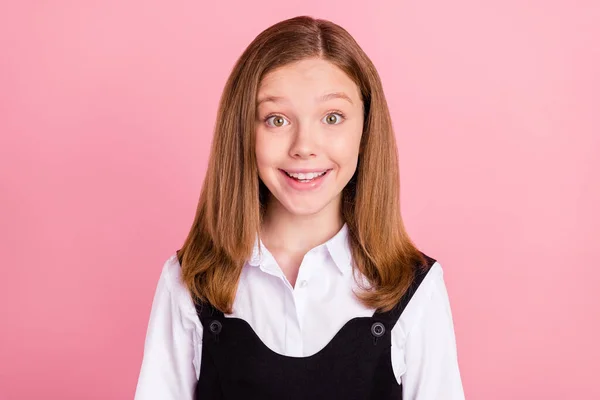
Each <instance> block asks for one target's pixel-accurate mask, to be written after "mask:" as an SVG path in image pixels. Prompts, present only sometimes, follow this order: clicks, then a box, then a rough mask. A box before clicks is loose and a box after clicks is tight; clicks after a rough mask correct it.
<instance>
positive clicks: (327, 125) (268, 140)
mask: <svg viewBox="0 0 600 400" xmlns="http://www.w3.org/2000/svg"><path fill="white" fill-rule="evenodd" d="M362 129H363V104H362V101H361V99H360V91H359V89H358V87H357V86H356V84H355V83H354V82H353V81H352V80H351V79H350V78H349V77H348V76H347V75H346V74H345V73H344V72H343V71H342V70H340V69H339V68H337V67H336V66H335V65H333V64H331V63H330V62H328V61H325V60H321V59H306V60H302V61H299V62H297V63H294V64H289V65H286V66H284V67H281V68H279V69H276V70H274V71H271V72H270V73H269V74H267V75H266V76H265V77H264V78H263V80H262V82H261V84H260V87H259V90H258V98H257V123H256V158H257V165H258V174H259V176H260V179H261V180H262V181H263V183H264V184H265V186H266V187H267V188H268V189H269V191H270V192H271V195H272V196H271V199H270V201H271V202H272V201H277V202H279V203H280V204H281V205H282V206H283V208H284V209H286V210H287V211H288V212H289V213H291V214H294V215H312V214H316V213H319V212H321V211H323V212H327V213H328V212H335V213H339V209H340V201H341V192H342V189H343V188H344V187H345V186H346V184H347V183H348V181H349V180H350V178H352V175H353V174H354V172H355V171H356V165H357V162H358V151H359V145H360V140H361V136H362ZM290 175H291V176H290ZM277 208H280V207H277ZM326 210H327V211H326Z"/></svg>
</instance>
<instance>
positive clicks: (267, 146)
mask: <svg viewBox="0 0 600 400" xmlns="http://www.w3.org/2000/svg"><path fill="white" fill-rule="evenodd" d="M280 152H281V150H280V149H279V144H278V143H277V141H276V140H273V138H269V137H268V135H265V134H264V133H261V132H260V131H257V132H256V147H255V153H256V163H257V164H258V168H259V170H260V169H261V168H267V167H270V166H272V165H273V164H274V163H276V162H277V157H278V155H279V154H280Z"/></svg>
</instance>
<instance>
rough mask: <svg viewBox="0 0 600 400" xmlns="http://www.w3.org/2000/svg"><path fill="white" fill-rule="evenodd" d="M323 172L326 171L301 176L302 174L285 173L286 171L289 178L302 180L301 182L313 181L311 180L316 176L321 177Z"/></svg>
mask: <svg viewBox="0 0 600 400" xmlns="http://www.w3.org/2000/svg"><path fill="white" fill-rule="evenodd" d="M325 172H327V171H323V172H309V173H307V174H302V173H299V174H295V173H291V172H287V171H286V173H287V174H288V175H289V176H293V177H294V178H296V179H302V180H304V179H313V178H316V177H317V176H321V175H323V174H324V173H325Z"/></svg>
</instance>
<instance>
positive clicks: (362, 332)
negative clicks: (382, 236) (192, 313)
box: [194, 255, 435, 400]
mask: <svg viewBox="0 0 600 400" xmlns="http://www.w3.org/2000/svg"><path fill="white" fill-rule="evenodd" d="M425 258H426V260H427V261H428V265H427V268H424V269H423V268H418V269H416V271H417V273H416V275H415V280H414V283H413V284H412V286H411V287H410V289H409V290H408V292H407V293H406V295H405V296H404V297H403V298H402V299H401V301H400V302H398V304H397V305H396V306H395V307H394V308H393V309H392V310H390V311H388V312H377V311H376V312H375V313H374V314H373V315H372V316H371V317H355V318H352V319H350V320H349V321H348V322H347V323H346V324H345V325H344V326H343V327H342V328H341V329H340V330H339V331H338V332H337V333H336V334H335V336H334V337H333V338H332V339H331V341H330V342H329V343H327V345H325V347H324V348H322V349H321V350H320V351H318V352H317V353H315V354H313V355H311V356H307V357H292V356H285V355H282V354H279V353H276V352H274V351H273V350H271V349H270V348H269V347H267V345H265V344H264V343H263V342H262V341H261V340H260V338H259V337H258V336H257V335H256V333H255V332H254V330H253V329H252V327H251V326H250V325H249V324H248V323H247V322H246V321H245V320H243V319H241V318H232V317H225V316H224V315H223V313H221V312H220V311H218V310H217V309H215V308H214V307H212V306H211V305H210V304H208V303H203V304H196V310H197V312H198V317H199V318H200V321H201V323H202V326H203V329H204V333H203V339H202V340H203V341H202V360H201V364H200V377H199V379H198V384H197V386H196V391H195V395H194V398H195V399H196V400H240V399H257V400H258V399H260V400H321V399H323V400H325V399H327V400H338V399H340V400H342V399H343V400H369V399H373V400H375V399H376V400H388V399H389V400H392V399H393V400H400V399H402V385H399V384H398V382H397V380H396V378H395V376H394V372H393V369H392V360H391V335H390V334H391V330H392V328H393V327H394V325H395V324H396V321H398V318H400V315H401V314H402V312H403V311H404V309H405V308H406V305H407V304H408V302H409V301H410V299H411V298H412V296H413V294H414V293H415V291H416V290H417V288H418V287H419V285H420V284H421V282H422V281H423V278H424V277H425V275H426V274H427V271H429V268H428V267H431V266H432V265H433V264H434V263H435V260H434V259H432V258H430V257H428V256H427V255H425Z"/></svg>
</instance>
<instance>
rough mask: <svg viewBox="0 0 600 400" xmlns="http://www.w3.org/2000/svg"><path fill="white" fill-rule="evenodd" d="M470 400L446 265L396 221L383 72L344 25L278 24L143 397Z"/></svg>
mask: <svg viewBox="0 0 600 400" xmlns="http://www.w3.org/2000/svg"><path fill="white" fill-rule="evenodd" d="M463 398H464V394H463V389H462V384H461V379H460V373H459V368H458V362H457V355H456V345H455V337H454V328H453V322H452V316H451V311H450V306H449V302H448V296H447V292H446V288H445V285H444V280H443V276H442V269H441V267H440V264H439V263H438V262H436V260H434V259H432V258H431V257H429V256H427V255H425V254H423V253H421V252H420V251H419V250H418V249H417V248H416V247H415V245H414V244H413V243H412V242H411V240H410V239H409V237H408V235H407V233H406V231H405V228H404V226H403V222H402V219H401V216H400V207H399V173H398V161H397V149H396V142H395V139H394V133H393V131H392V123H391V120H390V115H389V112H388V108H387V104H386V100H385V97H384V94H383V89H382V86H381V81H380V78H379V76H378V74H377V71H376V70H375V67H374V66H373V64H372V63H371V61H370V60H369V58H368V57H367V56H366V55H365V53H364V52H363V51H362V50H361V48H360V47H359V45H358V44H357V43H356V42H355V41H354V39H353V38H352V37H351V36H350V34H349V33H348V32H346V31H345V30H344V29H343V28H341V27H339V26H338V25H335V24H333V23H331V22H328V21H325V20H315V19H312V18H310V17H297V18H292V19H289V20H286V21H283V22H280V23H278V24H276V25H274V26H272V27H270V28H268V29H267V30H265V31H264V32H262V33H261V34H260V35H258V36H257V37H256V39H255V40H254V41H253V42H252V43H251V44H250V45H249V47H248V48H247V49H246V50H245V52H244V53H243V54H242V56H241V57H240V59H239V60H238V62H237V63H236V65H235V67H234V69H233V71H232V73H231V76H230V77H229V79H228V81H227V84H226V86H225V89H224V92H223V95H222V98H221V102H220V106H219V111H218V115H217V123H216V128H215V134H214V140H213V143H212V150H211V156H210V160H209V166H208V171H207V173H206V177H205V180H204V185H203V188H202V193H201V195H200V201H199V204H198V209H197V213H196V217H195V220H194V223H193V226H192V229H191V231H190V233H189V235H188V237H187V239H186V240H185V243H184V244H183V246H182V248H181V249H180V250H178V251H177V252H176V254H173V255H172V256H171V257H170V258H169V259H168V260H167V261H166V263H165V264H164V267H163V270H162V274H161V276H160V279H159V282H158V287H157V289H156V294H155V297H154V302H153V304H152V311H151V316H150V322H149V326H148V332H147V338H146V342H145V348H144V357H143V362H142V368H141V372H140V376H139V381H138V385H137V390H136V399H137V400H148V399H157V400H171V399H172V400H175V399H177V400H185V399H190V400H191V399H200V400H211V399H262V400H265V399H267V400H268V399H357V400H358V399H360V400H364V399H418V400H434V399H435V400H440V399H444V400H455V399H463Z"/></svg>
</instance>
